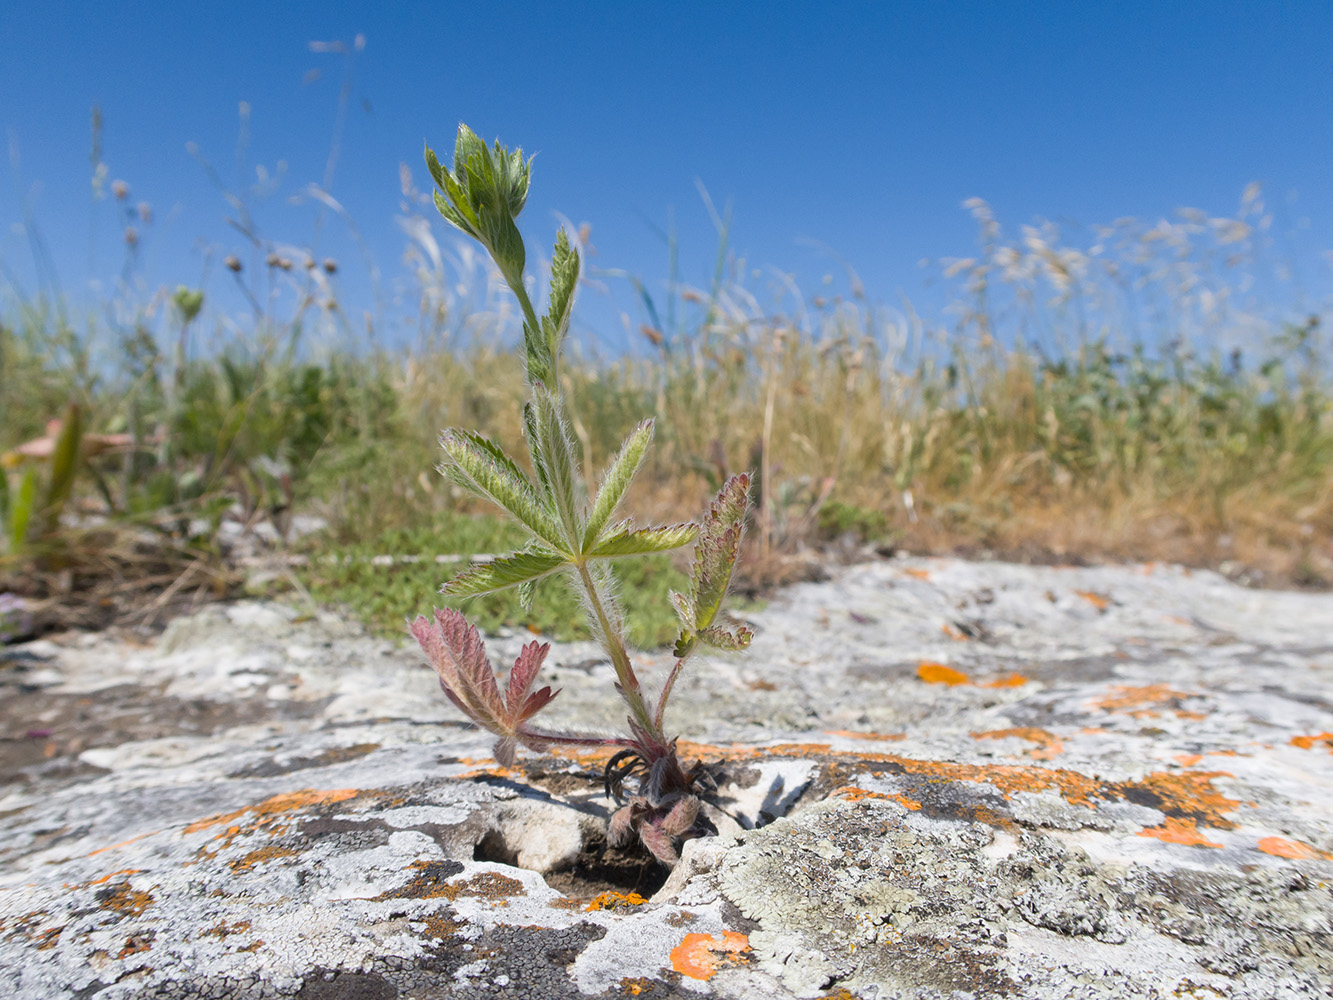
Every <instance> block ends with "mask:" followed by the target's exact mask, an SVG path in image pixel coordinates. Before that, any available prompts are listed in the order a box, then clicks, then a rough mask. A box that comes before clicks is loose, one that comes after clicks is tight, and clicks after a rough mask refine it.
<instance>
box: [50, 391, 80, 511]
mask: <svg viewBox="0 0 1333 1000" xmlns="http://www.w3.org/2000/svg"><path fill="white" fill-rule="evenodd" d="M82 440H83V415H82V412H81V411H80V410H79V407H78V406H77V405H75V404H74V403H70V404H69V406H68V407H66V408H65V419H64V420H63V421H61V424H60V436H59V437H58V438H56V446H55V451H54V452H53V453H52V455H51V478H50V480H49V481H48V482H47V484H46V499H45V501H44V502H43V504H42V510H43V511H44V512H45V515H46V525H45V531H46V533H47V534H52V533H53V532H55V530H56V529H57V528H59V527H60V512H61V511H62V510H64V509H65V502H66V501H67V500H68V499H69V495H70V492H71V491H72V490H73V488H74V473H75V472H76V471H77V470H78V466H79V443H80V442H81V441H82Z"/></svg>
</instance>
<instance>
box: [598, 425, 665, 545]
mask: <svg viewBox="0 0 1333 1000" xmlns="http://www.w3.org/2000/svg"><path fill="white" fill-rule="evenodd" d="M652 440H653V422H652V421H651V420H645V421H644V422H643V423H641V424H639V426H638V427H636V428H634V432H633V433H632V434H630V436H629V437H628V438H626V439H625V443H624V444H623V445H621V448H620V452H619V454H617V455H616V457H615V458H614V459H612V461H611V464H610V465H608V466H607V467H606V471H605V472H604V473H602V482H601V485H600V486H599V487H598V489H597V498H596V499H595V500H594V501H593V504H592V510H591V511H590V512H589V514H588V523H587V524H586V525H585V526H584V529H583V551H584V552H587V551H588V550H589V549H591V548H592V547H593V546H594V545H596V543H597V539H598V537H599V536H600V535H601V533H602V529H603V528H605V527H606V525H607V522H609V521H610V520H611V518H613V517H614V516H615V513H616V510H617V509H618V508H619V507H620V502H621V501H622V500H624V499H625V492H626V490H628V489H629V486H630V483H631V482H633V481H634V475H635V473H637V472H638V471H639V466H640V465H642V464H643V459H644V456H645V455H647V454H648V445H649V444H651V443H652Z"/></svg>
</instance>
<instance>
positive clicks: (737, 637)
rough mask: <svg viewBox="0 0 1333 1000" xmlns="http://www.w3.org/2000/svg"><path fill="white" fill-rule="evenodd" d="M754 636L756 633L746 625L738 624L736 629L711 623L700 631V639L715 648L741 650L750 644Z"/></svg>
mask: <svg viewBox="0 0 1333 1000" xmlns="http://www.w3.org/2000/svg"><path fill="white" fill-rule="evenodd" d="M753 638H754V633H753V632H751V631H750V630H749V629H748V628H746V627H745V626H744V625H738V626H737V627H736V628H734V629H727V628H723V627H722V626H720V625H710V626H708V628H706V629H704V630H703V631H702V632H700V633H699V639H700V640H701V641H702V642H703V643H704V644H705V645H708V646H712V647H714V648H715V649H729V650H733V651H740V650H742V649H745V648H746V647H747V646H749V645H750V640H751V639H753Z"/></svg>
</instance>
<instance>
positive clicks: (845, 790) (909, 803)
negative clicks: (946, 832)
mask: <svg viewBox="0 0 1333 1000" xmlns="http://www.w3.org/2000/svg"><path fill="white" fill-rule="evenodd" d="M831 794H833V795H836V796H837V797H838V798H840V799H843V800H844V801H847V802H860V801H861V800H862V799H888V800H889V801H890V802H897V803H898V805H900V806H902V807H904V808H906V809H911V810H913V811H914V812H915V811H916V810H918V809H920V808H921V803H920V802H918V801H916V799H909V798H908V797H907V796H906V795H903V794H901V793H900V792H872V791H870V790H869V789H867V788H858V787H857V786H856V785H843V786H842V787H841V788H835V789H834V790H833V792H832V793H831Z"/></svg>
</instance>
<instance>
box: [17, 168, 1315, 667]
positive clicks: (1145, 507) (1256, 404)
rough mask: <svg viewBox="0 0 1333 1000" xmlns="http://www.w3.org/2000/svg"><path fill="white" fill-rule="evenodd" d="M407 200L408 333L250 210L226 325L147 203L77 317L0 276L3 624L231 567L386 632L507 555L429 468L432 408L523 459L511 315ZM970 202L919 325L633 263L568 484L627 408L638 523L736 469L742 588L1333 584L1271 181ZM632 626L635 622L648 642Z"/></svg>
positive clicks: (165, 598) (230, 264)
mask: <svg viewBox="0 0 1333 1000" xmlns="http://www.w3.org/2000/svg"><path fill="white" fill-rule="evenodd" d="M404 195H405V197H406V198H407V199H408V203H409V204H410V205H412V206H416V208H415V209H414V210H413V211H412V212H411V213H409V216H408V217H407V218H406V219H405V220H403V221H404V231H405V232H406V234H407V240H408V246H407V252H406V254H405V257H404V260H405V262H406V264H405V273H404V274H403V275H402V282H403V283H404V284H405V286H406V287H408V288H409V289H410V293H409V298H410V300H411V302H412V305H413V308H412V310H411V313H412V315H411V317H410V319H411V330H410V334H408V335H399V336H397V337H396V338H395V343H397V344H401V345H402V346H392V345H389V344H386V342H385V340H384V339H383V338H382V336H381V335H380V334H379V333H377V332H376V331H377V330H379V329H383V327H384V326H385V320H384V318H383V317H379V318H376V317H370V316H368V317H367V318H366V320H365V321H364V322H357V321H353V320H351V319H349V313H350V312H351V311H352V310H350V309H349V308H348V306H347V305H346V304H345V303H344V302H343V301H342V299H341V298H340V291H339V287H340V286H339V280H340V267H341V265H340V263H339V262H336V261H332V260H319V261H317V260H316V259H315V257H314V255H313V254H310V253H307V252H306V251H305V250H303V249H301V247H300V246H299V245H298V244H292V243H287V242H284V241H279V240H275V239H271V238H269V237H267V236H265V235H263V234H261V233H259V232H257V231H255V230H254V228H253V227H252V226H251V227H250V228H249V229H247V228H245V227H244V226H238V228H240V230H241V231H242V232H243V233H244V234H245V235H246V237H247V238H248V240H249V244H250V254H249V256H248V257H247V260H246V261H244V262H243V261H242V260H241V259H239V258H238V257H230V256H229V257H227V258H226V259H225V260H223V261H222V264H223V267H222V268H221V269H220V271H219V273H222V272H224V271H225V272H226V273H222V277H223V278H225V279H227V280H229V281H234V282H235V284H236V287H237V288H238V289H240V290H241V292H243V294H244V297H245V300H246V301H247V302H248V303H249V304H250V308H249V309H248V310H247V311H246V312H245V313H244V314H243V315H242V314H232V315H228V314H225V313H222V312H220V311H218V310H215V309H213V308H211V301H210V296H212V294H213V293H212V292H209V291H200V290H191V289H186V288H178V289H176V290H175V291H170V290H166V289H162V290H157V291H152V292H143V291H140V290H138V289H142V287H143V282H142V281H141V280H140V281H136V280H134V277H135V275H136V268H137V258H136V256H135V248H136V246H137V244H138V241H139V240H140V239H142V235H143V230H144V229H145V228H147V227H148V226H150V225H151V211H149V210H145V209H144V207H143V206H137V207H133V208H132V207H131V206H130V205H129V204H128V201H126V205H125V210H126V218H127V223H126V233H125V237H126V262H125V268H124V272H123V274H124V280H122V282H121V284H120V286H119V289H118V291H116V292H115V293H114V295H113V296H112V298H113V299H114V301H108V302H104V303H97V304H96V305H95V308H92V309H90V310H89V311H88V312H87V314H86V315H76V314H75V308H74V306H73V305H71V304H70V303H68V302H64V301H61V300H59V299H57V298H55V297H53V296H49V295H40V294H39V295H36V296H25V295H23V294H21V293H19V291H18V290H17V288H16V287H15V286H14V285H13V284H12V283H11V285H10V286H9V291H8V294H7V295H6V296H5V297H4V298H3V300H2V302H0V453H3V456H4V466H5V468H4V474H3V476H0V527H2V528H3V531H0V538H2V539H3V541H0V595H3V594H8V595H9V596H8V597H5V598H4V601H5V603H4V605H3V608H0V615H3V616H4V621H0V634H3V633H6V632H7V633H8V634H11V635H17V634H22V633H26V632H31V631H32V630H35V629H40V628H42V627H46V626H49V625H54V624H62V623H79V624H105V623H107V622H110V621H122V622H132V623H143V624H151V623H153V622H156V621H159V620H160V619H161V617H162V616H163V615H165V614H166V613H167V612H168V611H169V610H170V609H171V608H173V607H176V606H178V605H180V604H181V603H182V602H187V601H188V602H193V601H199V600H204V599H208V598H211V597H215V596H219V595H223V594H227V593H234V592H235V591H236V590H237V589H238V588H240V587H242V586H246V585H247V584H246V580H247V578H248V581H249V583H248V585H249V586H250V587H251V588H252V589H253V588H265V589H269V590H274V589H277V590H288V591H291V592H293V593H294V595H295V596H296V597H297V599H300V600H311V599H313V600H319V601H330V602H345V603H347V604H348V605H350V606H351V607H352V608H353V609H354V612H355V613H357V614H359V615H362V616H363V617H365V618H366V619H367V620H369V621H370V622H371V623H372V624H374V626H375V627H377V628H381V629H385V630H392V631H401V629H402V622H403V619H404V617H405V616H406V615H408V614H410V613H414V612H417V611H419V610H422V609H424V608H426V607H427V606H428V605H429V604H430V603H431V600H432V596H433V593H434V591H435V589H436V588H437V587H438V585H439V583H440V582H442V581H443V580H444V579H446V578H447V577H448V576H449V575H450V573H451V569H452V566H451V565H445V564H446V563H452V562H453V561H455V560H457V559H459V558H467V557H470V556H472V555H474V554H477V553H488V552H494V551H499V550H502V549H504V548H506V547H507V546H509V545H512V544H513V543H514V541H515V537H516V536H515V535H514V534H513V533H512V532H511V530H510V528H509V527H508V526H506V525H503V524H501V523H498V522H496V521H494V520H492V519H489V518H485V517H478V516H474V512H473V511H472V509H471V508H470V507H469V505H468V503H467V502H466V501H465V500H464V499H463V498H462V497H461V496H460V495H458V493H457V492H456V490H454V489H453V488H451V487H450V486H449V484H448V483H447V482H446V481H445V480H444V479H442V478H441V477H439V476H438V475H437V474H435V473H434V472H433V471H432V470H433V467H434V465H435V464H436V462H437V461H438V455H437V450H438V446H437V444H436V441H435V439H436V435H437V433H438V431H439V429H440V428H442V427H445V426H465V427H477V428H480V429H482V430H483V431H484V432H486V433H487V434H489V435H491V436H493V437H494V438H496V439H497V440H499V441H500V442H502V443H503V444H504V446H505V447H506V449H509V450H511V451H512V452H514V453H522V452H523V449H522V448H521V447H520V446H519V436H520V427H519V409H520V404H521V400H522V398H523V392H524V390H523V384H522V376H521V364H520V359H519V356H518V354H517V353H516V351H515V350H514V348H513V346H512V345H513V344H514V342H515V339H516V338H515V324H514V321H513V313H512V310H511V309H510V308H509V307H507V306H506V305H505V303H504V299H503V297H502V296H501V295H499V293H498V287H499V285H498V279H497V276H495V275H493V274H491V273H489V272H487V271H486V270H485V269H484V268H483V267H482V265H481V264H480V263H479V262H478V260H477V259H476V258H475V257H467V256H462V255H460V254H459V252H457V251H455V250H454V249H453V248H452V246H451V245H442V244H440V243H439V242H437V240H436V237H435V233H437V232H443V230H442V228H441V227H440V226H439V225H438V223H439V220H435V223H437V225H433V224H432V223H431V222H430V221H429V218H428V216H427V215H426V214H424V209H421V208H420V205H421V202H420V198H419V195H418V193H417V192H416V191H415V190H414V189H413V188H412V187H411V184H410V180H409V179H407V177H406V175H405V180H404ZM117 196H118V197H122V198H124V196H123V195H117ZM968 207H969V208H970V210H971V211H972V212H973V214H974V215H975V216H976V219H977V223H978V227H979V243H978V252H977V253H976V254H975V256H973V257H969V258H964V259H959V260H952V261H945V262H940V264H939V274H940V286H939V290H940V295H941V298H942V300H943V302H944V303H945V305H944V309H943V310H942V311H941V312H940V313H939V315H940V316H941V317H943V318H941V319H939V320H936V321H931V320H926V319H923V318H921V317H920V316H918V315H917V314H916V313H915V312H914V311H913V310H912V309H911V307H910V305H907V304H902V305H899V306H894V307H888V306H885V305H883V304H882V303H879V302H877V301H876V300H875V299H873V298H872V297H871V296H870V295H869V294H868V293H866V292H865V291H864V290H863V289H862V288H861V287H860V284H859V281H858V280H857V279H856V276H855V274H854V273H851V272H850V271H849V272H848V275H847V278H846V281H845V282H842V283H841V284H845V286H846V287H847V288H848V289H849V291H848V292H847V293H845V294H842V295H836V294H830V295H828V296H827V297H820V296H813V295H809V294H807V293H806V292H805V291H803V290H802V286H801V285H800V284H798V282H797V281H795V280H794V279H793V278H792V277H790V276H787V275H781V274H772V275H767V276H766V275H764V274H763V273H762V272H756V271H754V270H753V269H752V267H751V265H750V264H749V263H748V262H746V261H744V260H740V259H737V258H736V257H735V256H734V255H733V254H731V253H730V251H729V249H728V245H727V232H726V229H725V226H722V225H719V247H718V253H717V266H716V270H715V273H714V278H713V280H712V282H711V283H710V284H709V285H708V286H707V287H691V286H688V285H686V284H684V283H682V282H680V281H679V280H678V279H677V278H676V276H675V270H674V267H673V276H672V278H671V279H670V280H669V281H668V282H667V283H666V285H665V287H664V288H661V289H657V290H650V289H648V288H646V287H645V286H644V285H643V284H642V283H640V282H635V281H633V280H632V279H631V281H630V284H631V286H632V287H633V288H634V289H636V294H637V295H638V301H639V305H640V310H641V316H640V317H639V319H640V320H641V323H640V324H638V329H637V330H635V331H634V332H633V334H632V341H631V343H630V344H629V346H628V348H627V350H626V351H625V352H624V353H623V354H622V355H620V356H616V357H595V356H591V355H588V354H584V355H583V356H581V357H580V356H578V355H577V354H575V355H574V356H573V357H571V358H570V360H569V362H568V363H567V365H566V367H565V369H564V371H563V374H562V378H564V379H565V380H566V385H565V389H566V391H567V393H568V396H569V398H570V400H571V402H572V406H573V408H574V410H575V417H576V421H575V428H574V429H575V432H576V434H577V436H578V439H579V442H580V444H581V447H582V451H583V458H584V462H585V466H586V472H587V475H588V476H589V477H591V476H592V474H593V471H592V470H594V469H596V468H598V467H600V466H601V465H602V464H603V463H604V462H605V460H606V458H607V456H608V453H609V452H610V451H611V450H612V449H614V448H615V447H616V445H617V444H618V442H619V441H620V440H621V438H622V437H623V436H624V434H625V433H626V432H627V430H628V429H630V428H631V427H632V426H633V425H634V424H635V423H636V422H637V421H638V420H639V419H640V418H641V417H642V416H644V415H645V414H655V415H656V416H657V443H656V447H655V449H654V454H653V459H652V460H651V464H650V465H649V466H648V467H646V469H645V473H644V474H643V475H642V476H641V478H640V480H639V481H638V482H637V483H636V485H635V488H634V496H633V497H631V501H630V509H635V510H637V511H638V512H641V514H642V516H643V519H644V520H645V521H646V520H649V519H663V520H669V519H671V518H672V517H673V516H675V515H677V514H678V512H679V511H682V510H696V509H698V508H699V507H700V506H701V503H702V501H703V499H704V498H705V497H706V496H707V495H709V494H710V493H711V492H712V491H713V490H715V489H716V488H717V486H718V485H719V484H720V483H721V482H722V480H723V479H724V478H725V477H726V475H728V474H729V473H731V472H734V471H742V470H746V469H750V470H753V471H754V472H755V473H756V475H755V481H756V483H757V488H758V496H757V497H756V505H755V511H756V512H757V513H756V519H755V523H754V524H753V526H752V530H751V532H750V534H749V539H748V543H747V544H748V546H749V550H748V551H747V553H746V555H745V557H744V560H743V563H742V566H743V572H744V573H745V579H744V581H743V583H742V586H743V589H744V590H745V591H746V592H747V593H749V594H751V595H756V594H761V593H762V592H763V590H764V589H765V587H767V586H770V585H772V584H773V583H781V582H784V581H786V580H790V579H794V578H796V577H799V576H801V575H808V574H810V573H811V572H817V569H816V567H817V565H818V564H819V563H820V562H827V561H828V560H830V559H835V558H841V557H844V556H850V555H854V554H857V553H860V554H865V546H867V545H877V546H878V547H879V549H880V550H881V551H888V550H889V549H892V548H898V549H906V550H910V551H913V552H963V553H966V554H972V555H994V556H1000V557H1016V558H1021V559H1039V560H1055V561H1086V560H1104V559H1114V560H1121V559H1134V560H1159V559H1160V560H1170V561H1179V562H1183V563H1186V564H1189V565H1196V566H1213V567H1220V568H1222V569H1223V571H1225V572H1227V573H1229V574H1230V575H1232V576H1236V577H1240V578H1242V579H1244V580H1246V581H1248V582H1253V583H1263V584H1271V585H1281V586H1308V587H1325V586H1328V585H1329V584H1330V583H1333V542H1331V541H1330V538H1331V537H1333V395H1331V393H1330V389H1331V386H1330V382H1329V377H1328V374H1329V373H1328V369H1327V366H1326V352H1325V346H1324V339H1323V337H1324V331H1323V326H1322V325H1321V322H1320V316H1319V315H1318V313H1317V312H1316V313H1315V314H1310V313H1308V312H1294V311H1293V307H1291V305H1290V303H1291V302H1292V301H1293V300H1292V299H1291V297H1290V296H1288V295H1286V294H1285V293H1281V294H1279V292H1277V291H1274V285H1273V282H1272V281H1271V280H1270V279H1271V276H1272V272H1273V271H1274V269H1275V267H1276V265H1275V264H1274V262H1273V261H1272V260H1271V259H1270V255H1271V242H1270V241H1269V240H1268V238H1267V236H1266V233H1267V231H1268V227H1269V226H1270V225H1271V219H1270V217H1269V216H1268V214H1267V213H1266V211H1265V208H1264V206H1263V203H1262V197H1261V195H1260V193H1259V192H1258V191H1257V190H1256V189H1252V190H1250V191H1247V192H1246V194H1245V197H1244V198H1243V200H1242V204H1241V208H1240V211H1239V212H1238V214H1237V215H1236V216H1234V217H1228V218H1213V217H1209V216H1207V215H1205V214H1203V213H1199V212H1193V211H1188V210H1186V211H1182V212H1181V213H1180V214H1179V215H1178V216H1177V217H1175V218H1173V219H1171V220H1166V221H1160V222H1153V223H1151V224H1148V223H1141V222H1138V221H1136V220H1122V221H1121V222H1119V223H1117V224H1115V225H1113V226H1107V227H1093V228H1091V229H1089V230H1087V231H1082V230H1080V231H1077V232H1074V233H1072V234H1066V233H1062V232H1061V231H1060V230H1059V229H1057V228H1056V227H1054V226H1052V225H1050V224H1046V223H1039V224H1036V225H1033V226H1025V227H1023V228H1022V229H1021V230H1020V232H1019V233H1018V234H1017V235H1015V236H1009V235H1007V234H1006V233H1005V232H1004V230H1003V229H1002V228H1001V226H1000V225H999V223H998V222H997V221H996V220H995V219H994V218H993V216H992V215H991V213H990V210H989V208H988V207H987V206H986V205H985V204H984V203H982V202H980V201H975V202H971V203H969V206H968ZM241 221H245V220H244V218H242V220H241ZM673 260H674V253H673ZM4 273H8V271H6V272H4ZM756 275H758V276H757V277H756ZM603 277H604V278H606V276H603ZM606 280H609V278H608V279H606ZM583 294H591V291H590V290H588V289H585V290H584V292H583ZM575 336H576V338H577V332H576V334H575ZM51 421H56V423H54V424H53V423H51ZM25 443H26V447H23V448H20V446H21V445H25ZM681 468H687V469H689V470H691V471H690V472H689V473H688V474H686V475H681V474H679V473H678V472H677V471H674V470H679V469H681ZM312 517H314V518H318V519H319V520H317V521H313V520H311V519H310V518H312ZM312 526H317V527H318V530H315V531H313V532H312V531H310V529H311V528H312ZM682 579H683V577H681V575H680V567H677V566H674V565H673V564H672V562H671V560H670V559H669V558H667V557H662V558H660V559H658V560H657V561H655V562H652V563H650V564H648V565H647V568H646V569H643V570H642V571H641V578H640V579H635V580H632V581H630V580H626V581H625V588H624V592H625V597H626V599H627V602H628V603H629V604H630V613H631V618H632V619H633V616H634V614H635V611H636V610H637V607H638V606H639V601H638V596H639V595H640V594H642V605H641V606H642V607H644V608H659V609H660V608H662V607H665V606H666V603H665V602H664V601H663V600H662V599H661V594H662V592H663V591H665V589H666V588H667V587H668V586H676V587H679V586H680V581H681V580H682ZM556 589H557V588H550V593H539V595H538V600H537V605H536V609H535V621H533V622H532V624H533V625H534V627H536V628H539V629H541V630H545V631H551V632H554V633H556V634H560V635H570V634H575V633H576V631H577V628H578V622H579V621H580V618H581V616H580V614H579V612H578V609H577V608H575V607H574V606H573V605H572V604H570V605H569V606H565V605H564V604H561V603H560V598H559V597H558V595H557V594H556V592H555V591H556ZM15 595H17V596H18V597H20V598H22V601H21V602H19V603H16V602H15V599H14V598H15ZM480 610H481V611H482V612H483V614H482V618H483V623H484V625H485V626H486V627H491V628H494V627H498V626H500V625H503V624H509V625H523V624H527V623H528V622H529V620H528V619H527V618H526V617H524V616H522V615H521V614H520V613H519V612H518V609H517V607H516V605H514V604H513V603H512V601H510V600H509V599H507V598H505V597H504V596H503V595H500V596H496V597H494V598H490V599H487V601H485V602H483V603H481V605H480ZM20 618H22V621H21V622H20ZM639 621H640V622H641V630H640V632H639V634H638V639H639V640H640V641H641V642H646V643H655V642H661V641H663V640H665V639H666V638H667V637H668V634H669V633H670V631H671V623H670V622H669V621H666V620H665V619H662V620H660V621H658V620H655V619H652V618H649V619H648V620H647V621H646V622H644V620H643V619H642V618H640V619H639Z"/></svg>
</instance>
